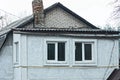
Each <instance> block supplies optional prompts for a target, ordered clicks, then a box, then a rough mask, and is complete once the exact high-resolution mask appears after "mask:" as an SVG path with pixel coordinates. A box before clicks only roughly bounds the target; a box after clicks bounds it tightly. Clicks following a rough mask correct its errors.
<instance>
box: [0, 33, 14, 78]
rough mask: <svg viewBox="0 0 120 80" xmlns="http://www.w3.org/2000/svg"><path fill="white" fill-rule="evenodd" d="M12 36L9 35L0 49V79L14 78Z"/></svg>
mask: <svg viewBox="0 0 120 80" xmlns="http://www.w3.org/2000/svg"><path fill="white" fill-rule="evenodd" d="M12 38H13V36H12V34H10V35H8V37H7V40H6V42H5V44H4V46H3V48H2V49H1V51H0V80H13V66H12V48H13V47H12Z"/></svg>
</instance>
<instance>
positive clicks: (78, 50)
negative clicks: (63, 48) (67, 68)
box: [75, 43, 82, 61]
mask: <svg viewBox="0 0 120 80" xmlns="http://www.w3.org/2000/svg"><path fill="white" fill-rule="evenodd" d="M75 61H82V43H75Z"/></svg>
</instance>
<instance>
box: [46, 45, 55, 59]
mask: <svg viewBox="0 0 120 80" xmlns="http://www.w3.org/2000/svg"><path fill="white" fill-rule="evenodd" d="M47 54H48V55H47V59H48V60H55V44H48V45H47Z"/></svg>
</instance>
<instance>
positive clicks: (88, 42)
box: [73, 39, 97, 66]
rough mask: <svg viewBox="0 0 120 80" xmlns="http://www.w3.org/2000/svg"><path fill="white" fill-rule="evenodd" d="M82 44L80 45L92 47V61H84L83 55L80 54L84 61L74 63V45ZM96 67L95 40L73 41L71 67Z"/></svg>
mask: <svg viewBox="0 0 120 80" xmlns="http://www.w3.org/2000/svg"><path fill="white" fill-rule="evenodd" d="M76 42H78V43H82V45H85V44H91V45H92V60H85V56H84V55H85V53H82V54H84V55H82V58H83V57H84V60H83V59H82V61H76V60H75V43H76ZM83 47H84V46H82V52H84V49H83ZM96 65H97V40H96V39H74V40H73V66H96Z"/></svg>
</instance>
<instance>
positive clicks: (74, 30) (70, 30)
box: [13, 28, 119, 34]
mask: <svg viewBox="0 0 120 80" xmlns="http://www.w3.org/2000/svg"><path fill="white" fill-rule="evenodd" d="M13 30H14V31H21V32H52V33H53V32H55V33H59V32H62V33H79V34H80V33H82V34H118V33H119V32H118V31H111V30H102V29H78V28H15V29H13Z"/></svg>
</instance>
